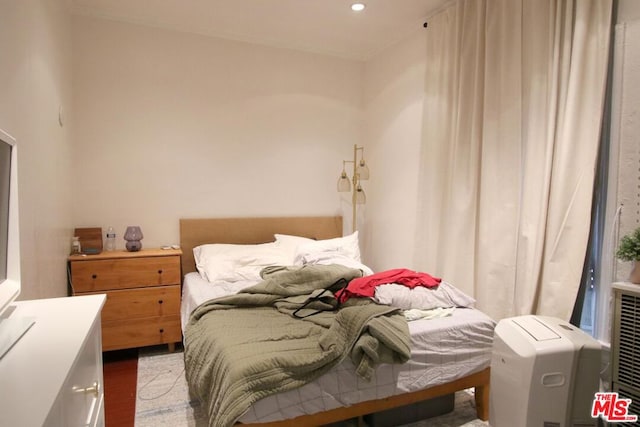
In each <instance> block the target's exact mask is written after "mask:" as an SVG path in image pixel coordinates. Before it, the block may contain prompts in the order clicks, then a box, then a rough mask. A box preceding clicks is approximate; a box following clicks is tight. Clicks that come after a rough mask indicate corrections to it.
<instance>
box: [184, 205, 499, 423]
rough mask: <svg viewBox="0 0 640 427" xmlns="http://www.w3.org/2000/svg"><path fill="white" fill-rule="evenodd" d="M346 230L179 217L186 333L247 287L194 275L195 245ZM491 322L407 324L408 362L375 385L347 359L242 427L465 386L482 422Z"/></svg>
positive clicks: (469, 312) (281, 221)
mask: <svg viewBox="0 0 640 427" xmlns="http://www.w3.org/2000/svg"><path fill="white" fill-rule="evenodd" d="M342 232H343V230H342V219H341V217H335V216H332V217H273V218H221V219H181V220H180V236H181V237H180V244H181V247H182V250H183V259H182V270H183V274H184V284H183V299H182V301H183V303H182V309H181V315H182V323H183V328H184V327H185V326H186V323H187V322H188V319H189V316H190V315H191V313H192V312H193V310H194V309H195V308H196V307H198V306H199V305H200V304H202V303H203V301H206V300H207V299H210V298H216V297H219V296H220V295H227V294H229V293H233V292H237V289H235V290H234V289H233V286H236V287H238V286H239V287H242V283H240V284H234V285H233V286H232V287H231V288H230V289H226V290H221V289H222V288H224V286H221V287H217V286H216V285H213V286H212V284H211V282H209V280H207V279H206V278H205V277H202V274H200V273H198V272H197V271H196V259H195V258H194V251H193V249H194V248H197V247H200V246H202V245H207V244H242V245H260V244H265V243H268V242H273V240H274V235H276V234H280V235H291V236H301V237H306V238H310V239H314V240H316V241H325V240H326V239H334V238H337V237H341V236H342V235H343V233H342ZM216 283H217V282H216ZM220 292H222V293H220ZM494 325H495V323H494V322H493V320H491V319H490V318H489V317H488V316H486V315H484V314H483V313H482V312H480V311H478V310H475V309H472V308H468V309H456V310H455V311H454V312H453V314H452V315H450V316H447V317H442V318H436V319H432V320H418V321H414V322H409V330H410V334H411V359H410V360H409V361H408V362H407V363H404V364H382V365H380V366H378V367H377V369H376V371H375V376H374V378H373V381H363V380H362V379H360V378H359V377H357V376H356V375H355V374H354V369H355V368H354V366H353V364H352V362H351V360H349V359H348V358H347V359H345V360H344V361H342V362H341V363H340V364H338V365H337V366H335V367H333V368H332V369H331V370H330V371H329V372H327V373H326V374H324V375H322V376H320V377H319V378H317V379H316V380H314V381H312V382H310V383H309V384H305V385H303V386H302V387H300V388H299V389H296V390H291V391H286V392H282V393H278V394H275V395H273V396H268V397H265V398H264V399H261V400H259V401H257V402H255V403H254V404H253V405H252V406H251V408H250V409H249V410H248V411H247V412H246V413H245V414H244V415H243V416H242V417H240V419H239V420H238V424H242V425H249V426H252V425H255V426H274V427H275V426H302V425H306V426H313V425H324V424H329V423H333V422H338V421H342V420H347V419H352V418H356V417H361V416H363V415H366V414H370V413H374V412H379V411H382V410H387V409H391V408H397V407H400V406H404V405H408V404H412V403H415V402H420V401H424V400H427V399H431V398H434V397H439V396H443V395H447V394H450V393H454V392H456V391H458V390H463V389H468V388H474V389H475V403H476V410H477V414H478V418H480V419H482V420H487V419H488V407H489V404H488V403H489V402H488V400H489V364H490V354H491V343H492V336H493V326H494ZM425 337H428V338H427V339H425ZM187 363H188V362H187ZM187 368H188V366H187Z"/></svg>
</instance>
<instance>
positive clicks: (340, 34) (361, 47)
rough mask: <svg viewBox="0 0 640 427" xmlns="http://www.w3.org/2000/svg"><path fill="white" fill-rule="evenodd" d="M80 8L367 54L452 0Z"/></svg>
mask: <svg viewBox="0 0 640 427" xmlns="http://www.w3.org/2000/svg"><path fill="white" fill-rule="evenodd" d="M69 1H70V4H71V8H72V12H73V13H74V14H79V15H89V16H97V17H102V18H107V19H113V20H118V21H124V22H130V23H136V24H142V25H150V26H154V27H160V28H167V29H173V30H177V31H185V32H190V33H196V34H202V35H207V36H212V37H222V38H227V39H232V40H239V41H246V42H251V43H259V44H266V45H269V46H276V47H284V48H290V49H299V50H304V51H310V52H317V53H322V54H328V55H335V56H340V57H344V58H349V59H356V60H366V59H369V58H371V57H372V56H374V55H375V54H376V53H378V52H380V51H382V50H383V49H385V48H387V47H389V46H392V45H393V44H395V43H397V42H398V41H400V40H402V39H403V38H405V37H407V36H408V35H410V34H411V33H413V32H414V31H417V30H418V29H420V28H422V24H423V23H424V20H425V19H426V18H427V17H428V16H429V15H431V14H433V13H434V12H435V11H437V10H438V9H439V8H441V7H442V6H443V5H444V4H445V3H447V2H448V1H449V0H364V3H365V4H366V5H367V7H366V8H365V10H364V11H362V12H353V11H352V10H351V7H350V6H351V3H352V2H351V1H350V0H69Z"/></svg>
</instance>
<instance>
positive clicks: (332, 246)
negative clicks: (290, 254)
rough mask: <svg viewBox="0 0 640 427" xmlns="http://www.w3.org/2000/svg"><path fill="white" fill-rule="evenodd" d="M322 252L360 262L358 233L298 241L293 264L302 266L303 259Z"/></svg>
mask: <svg viewBox="0 0 640 427" xmlns="http://www.w3.org/2000/svg"><path fill="white" fill-rule="evenodd" d="M277 241H278V240H277V237H276V242H277ZM323 252H335V253H338V254H341V255H344V256H345V257H347V258H351V259H352V260H354V261H357V262H360V246H359V242H358V232H357V231H355V232H353V233H352V234H350V235H348V236H344V237H336V238H333V239H325V240H312V239H306V241H298V244H297V245H296V248H295V252H294V258H293V263H294V264H302V263H303V262H304V258H305V257H310V256H316V255H318V254H321V253H323Z"/></svg>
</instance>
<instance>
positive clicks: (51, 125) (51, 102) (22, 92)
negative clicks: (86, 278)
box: [0, 0, 71, 299]
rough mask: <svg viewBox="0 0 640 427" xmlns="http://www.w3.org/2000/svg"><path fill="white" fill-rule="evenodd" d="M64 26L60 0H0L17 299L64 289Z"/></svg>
mask: <svg viewBox="0 0 640 427" xmlns="http://www.w3.org/2000/svg"><path fill="white" fill-rule="evenodd" d="M70 66H71V31H70V19H69V15H68V13H67V10H66V6H65V2H64V0H60V1H57V0H20V1H15V0H0V94H1V95H0V128H3V129H4V130H5V131H7V132H8V133H10V134H11V135H13V136H14V137H15V138H16V140H17V142H18V153H19V156H20V157H19V165H20V166H19V169H18V173H19V193H20V195H19V197H20V228H21V230H20V231H21V256H22V294H21V296H20V298H21V299H32V298H42V297H53V296H62V295H66V294H67V285H66V256H67V255H68V251H69V247H70V246H69V245H70V241H69V235H70V229H71V192H70V181H71V173H70V158H71V154H70V132H69V129H70V123H69V122H70V121H68V122H67V123H65V125H64V126H63V127H61V126H60V125H59V123H58V111H59V107H60V106H62V107H63V110H64V111H66V114H67V116H68V115H69V112H70V107H71V68H70Z"/></svg>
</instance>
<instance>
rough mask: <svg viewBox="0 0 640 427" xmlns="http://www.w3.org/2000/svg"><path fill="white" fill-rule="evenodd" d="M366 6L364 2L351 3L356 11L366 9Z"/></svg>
mask: <svg viewBox="0 0 640 427" xmlns="http://www.w3.org/2000/svg"><path fill="white" fill-rule="evenodd" d="M365 7H366V6H365V4H364V3H354V4H352V5H351V10H353V11H354V12H360V11H362V10H364V8H365Z"/></svg>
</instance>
